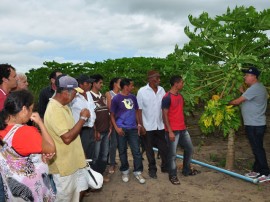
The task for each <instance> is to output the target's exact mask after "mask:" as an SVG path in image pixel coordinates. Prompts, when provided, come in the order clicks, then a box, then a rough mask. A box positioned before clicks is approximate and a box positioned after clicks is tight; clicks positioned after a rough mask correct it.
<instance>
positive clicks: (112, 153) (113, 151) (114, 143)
mask: <svg viewBox="0 0 270 202" xmlns="http://www.w3.org/2000/svg"><path fill="white" fill-rule="evenodd" d="M117 139H118V134H117V132H116V131H115V129H114V128H113V130H112V133H111V135H110V151H109V156H110V165H113V166H114V165H115V156H116V150H117V145H118V140H117Z"/></svg>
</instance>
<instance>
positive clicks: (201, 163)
mask: <svg viewBox="0 0 270 202" xmlns="http://www.w3.org/2000/svg"><path fill="white" fill-rule="evenodd" d="M153 150H154V151H158V149H157V148H155V147H153ZM176 158H179V159H183V158H184V157H183V156H182V155H179V154H177V155H176ZM191 163H194V164H198V165H200V166H204V167H207V168H211V169H214V170H217V171H219V172H222V173H225V174H227V175H231V176H233V177H237V178H240V179H242V180H245V181H248V182H251V183H254V184H257V183H258V179H252V178H249V177H246V176H244V175H240V174H238V173H235V172H232V171H229V170H225V169H223V168H219V167H216V166H213V165H210V164H207V163H203V162H201V161H197V160H194V159H192V160H191Z"/></svg>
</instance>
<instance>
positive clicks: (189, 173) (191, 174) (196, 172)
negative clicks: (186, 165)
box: [182, 169, 201, 177]
mask: <svg viewBox="0 0 270 202" xmlns="http://www.w3.org/2000/svg"><path fill="white" fill-rule="evenodd" d="M200 173H201V171H199V170H196V169H192V170H191V171H190V172H188V173H185V172H182V174H183V175H184V176H186V177H187V176H193V175H197V174H200Z"/></svg>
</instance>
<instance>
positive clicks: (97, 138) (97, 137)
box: [95, 131, 100, 141]
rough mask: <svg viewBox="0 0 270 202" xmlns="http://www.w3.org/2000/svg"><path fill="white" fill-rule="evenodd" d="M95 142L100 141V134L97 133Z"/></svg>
mask: <svg viewBox="0 0 270 202" xmlns="http://www.w3.org/2000/svg"><path fill="white" fill-rule="evenodd" d="M95 140H96V141H100V132H97V131H96V132H95Z"/></svg>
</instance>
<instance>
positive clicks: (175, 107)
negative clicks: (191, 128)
mask: <svg viewBox="0 0 270 202" xmlns="http://www.w3.org/2000/svg"><path fill="white" fill-rule="evenodd" d="M161 107H162V109H168V120H169V123H170V126H171V129H172V130H173V131H175V130H185V129H186V125H185V119H184V109H183V107H184V99H183V96H182V95H181V94H177V95H174V94H172V93H170V92H168V93H166V94H165V95H164V97H163V99H162V106H161ZM165 130H166V131H168V129H167V127H166V124H165Z"/></svg>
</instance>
